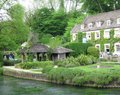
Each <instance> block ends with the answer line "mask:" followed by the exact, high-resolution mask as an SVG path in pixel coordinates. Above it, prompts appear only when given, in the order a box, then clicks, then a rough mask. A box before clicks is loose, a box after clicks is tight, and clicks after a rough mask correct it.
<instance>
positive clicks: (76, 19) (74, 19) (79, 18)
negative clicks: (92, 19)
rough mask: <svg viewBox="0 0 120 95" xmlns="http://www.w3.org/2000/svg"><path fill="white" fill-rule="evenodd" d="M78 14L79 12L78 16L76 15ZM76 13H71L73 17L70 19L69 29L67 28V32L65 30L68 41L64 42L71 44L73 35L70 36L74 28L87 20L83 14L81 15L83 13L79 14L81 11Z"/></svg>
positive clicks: (65, 37)
mask: <svg viewBox="0 0 120 95" xmlns="http://www.w3.org/2000/svg"><path fill="white" fill-rule="evenodd" d="M76 12H77V14H78V13H79V14H78V15H77V16H76V15H75V14H76ZM76 12H73V13H72V12H71V13H70V15H72V16H70V17H69V20H68V22H67V23H68V25H67V27H66V30H65V33H64V39H65V40H66V41H64V42H70V40H71V34H70V31H71V30H72V28H73V27H74V26H75V25H76V24H80V23H82V21H83V19H84V18H85V15H84V14H83V13H81V12H79V11H76Z"/></svg>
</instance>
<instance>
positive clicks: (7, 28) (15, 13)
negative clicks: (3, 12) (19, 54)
mask: <svg viewBox="0 0 120 95" xmlns="http://www.w3.org/2000/svg"><path fill="white" fill-rule="evenodd" d="M8 15H9V16H10V19H8V20H7V21H2V22H1V23H0V50H15V49H16V48H18V46H19V45H20V44H21V43H23V42H24V41H26V40H27V37H28V31H29V28H28V27H27V26H26V25H25V22H24V9H23V7H22V6H21V5H19V4H17V5H14V6H12V7H11V8H10V9H9V10H8Z"/></svg>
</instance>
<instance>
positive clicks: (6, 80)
mask: <svg viewBox="0 0 120 95" xmlns="http://www.w3.org/2000/svg"><path fill="white" fill-rule="evenodd" d="M0 95H120V88H115V89H97V88H80V87H73V86H65V85H64V86H63V85H56V84H50V83H45V82H39V81H32V80H23V79H16V78H12V77H6V76H4V77H0Z"/></svg>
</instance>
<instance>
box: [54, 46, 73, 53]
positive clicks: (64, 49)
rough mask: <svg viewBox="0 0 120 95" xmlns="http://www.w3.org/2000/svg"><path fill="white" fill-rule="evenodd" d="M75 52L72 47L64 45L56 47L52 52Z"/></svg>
mask: <svg viewBox="0 0 120 95" xmlns="http://www.w3.org/2000/svg"><path fill="white" fill-rule="evenodd" d="M70 52H73V50H71V49H67V48H64V47H57V48H55V49H53V51H52V53H70Z"/></svg>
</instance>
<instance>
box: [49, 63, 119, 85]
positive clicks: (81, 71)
mask: <svg viewBox="0 0 120 95" xmlns="http://www.w3.org/2000/svg"><path fill="white" fill-rule="evenodd" d="M47 76H48V79H50V80H51V81H53V80H54V81H56V82H57V83H60V84H66V83H71V84H72V85H78V86H94V87H105V86H113V87H114V86H120V65H119V64H113V63H112V64H108V63H107V64H106V63H103V64H100V68H97V64H94V65H89V66H80V67H73V68H63V67H62V68H61V67H59V68H54V69H52V70H50V72H48V73H47Z"/></svg>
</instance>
